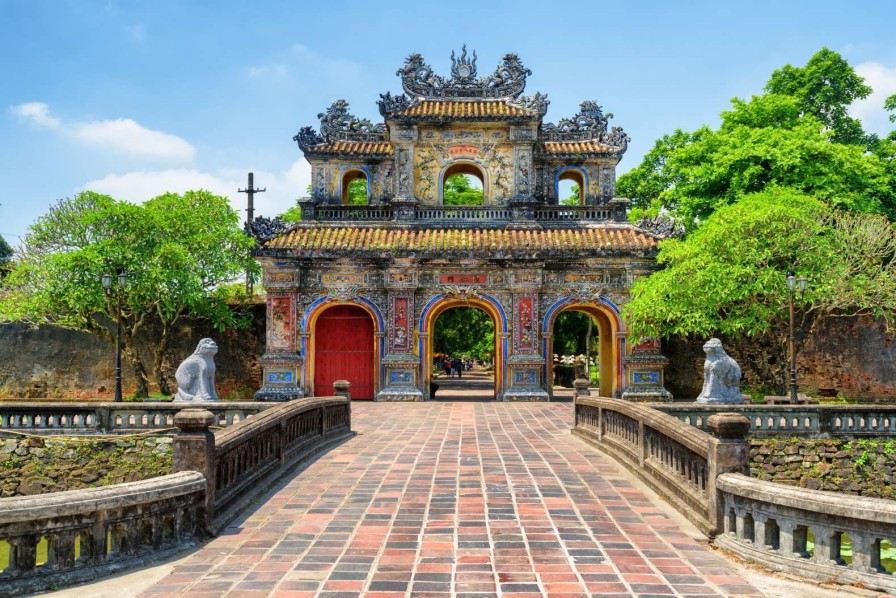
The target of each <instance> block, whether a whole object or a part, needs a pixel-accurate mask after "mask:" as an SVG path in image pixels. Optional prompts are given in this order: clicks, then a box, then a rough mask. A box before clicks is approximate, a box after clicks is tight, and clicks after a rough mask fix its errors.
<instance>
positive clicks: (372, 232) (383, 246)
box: [257, 223, 661, 259]
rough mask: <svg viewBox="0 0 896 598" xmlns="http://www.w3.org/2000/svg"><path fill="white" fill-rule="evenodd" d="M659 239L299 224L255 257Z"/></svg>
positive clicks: (495, 249) (473, 250)
mask: <svg viewBox="0 0 896 598" xmlns="http://www.w3.org/2000/svg"><path fill="white" fill-rule="evenodd" d="M660 240H661V238H660V237H658V236H656V235H654V234H651V233H648V232H645V231H643V230H641V229H639V228H637V227H635V226H632V225H630V224H616V223H606V224H597V225H590V226H582V227H576V228H539V229H522V230H521V229H514V228H489V229H484V228H475V229H469V228H433V227H427V228H417V229H405V228H397V227H389V226H373V227H360V226H327V225H308V224H299V225H297V226H295V227H294V228H292V229H291V230H288V231H286V232H284V233H282V234H280V235H278V236H276V237H274V238H272V239H270V240H269V241H267V242H265V243H264V244H263V245H262V247H261V248H260V249H259V250H258V252H257V253H258V254H259V255H272V256H282V257H303V258H305V257H342V256H357V257H376V256H382V257H400V256H406V257H412V256H413V257H421V258H437V257H446V256H458V257H462V256H471V257H473V256H475V257H478V258H496V259H513V258H526V259H543V258H549V257H576V258H582V257H601V256H608V255H635V256H641V257H649V256H653V255H655V254H656V251H657V245H658V243H659V241H660Z"/></svg>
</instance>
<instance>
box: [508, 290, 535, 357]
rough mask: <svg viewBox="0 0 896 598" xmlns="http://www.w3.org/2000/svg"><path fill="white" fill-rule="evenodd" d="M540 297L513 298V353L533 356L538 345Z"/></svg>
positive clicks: (532, 295)
mask: <svg viewBox="0 0 896 598" xmlns="http://www.w3.org/2000/svg"><path fill="white" fill-rule="evenodd" d="M537 322H538V295H537V294H534V293H533V294H526V295H515V296H514V298H513V332H514V334H513V352H514V354H519V353H521V354H532V353H535V352H537V350H538V343H537V340H538V339H537V336H538V324H537Z"/></svg>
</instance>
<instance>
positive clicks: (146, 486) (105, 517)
mask: <svg viewBox="0 0 896 598" xmlns="http://www.w3.org/2000/svg"><path fill="white" fill-rule="evenodd" d="M204 496H205V479H203V477H202V475H200V474H198V473H196V472H182V473H175V474H172V475H167V476H162V477H158V478H153V479H151V480H144V481H141V482H130V483H127V484H116V485H114V486H107V487H104V488H91V489H87V490H70V491H67V492H57V493H53V494H46V495H40V496H28V497H12V498H3V499H0V555H3V554H4V553H5V554H6V555H8V556H7V558H6V562H3V561H2V560H0V595H4V596H10V595H15V594H22V593H28V592H34V591H39V590H42V589H45V588H47V587H49V586H51V585H52V584H55V583H60V582H65V583H76V582H78V581H83V580H86V579H91V578H93V577H97V576H99V575H103V574H107V573H111V572H113V571H116V570H118V569H122V568H125V567H128V566H133V565H136V564H141V563H142V562H143V559H144V558H145V557H146V556H147V555H149V554H151V555H152V558H164V557H166V556H168V555H169V554H173V553H174V552H176V551H177V550H180V549H182V548H183V547H184V546H185V545H186V544H188V543H190V542H192V541H194V540H195V539H196V538H197V537H199V536H201V535H203V534H204V530H203V527H202V522H201V507H202V504H203V498H204ZM3 549H5V550H3Z"/></svg>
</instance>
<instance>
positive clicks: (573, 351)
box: [553, 311, 597, 355]
mask: <svg viewBox="0 0 896 598" xmlns="http://www.w3.org/2000/svg"><path fill="white" fill-rule="evenodd" d="M590 319H591V316H589V315H588V314H586V313H584V312H581V311H564V312H562V313H561V314H560V315H558V316H557V319H556V321H555V322H554V336H553V339H554V353H556V354H558V355H583V354H584V353H585V336H586V334H587V331H588V320H590ZM592 328H593V334H594V335H595V337H596V335H597V326H593V327H592ZM595 340H596V338H592V339H591V344H592V348H596V346H597V343H596V342H595Z"/></svg>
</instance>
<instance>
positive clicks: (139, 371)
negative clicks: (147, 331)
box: [122, 345, 149, 399]
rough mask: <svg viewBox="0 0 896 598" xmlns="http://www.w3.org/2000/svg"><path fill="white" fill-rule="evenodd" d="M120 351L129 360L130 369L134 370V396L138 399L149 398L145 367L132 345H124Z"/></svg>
mask: <svg viewBox="0 0 896 598" xmlns="http://www.w3.org/2000/svg"><path fill="white" fill-rule="evenodd" d="M122 353H123V354H124V356H125V358H126V359H127V360H128V361H129V362H130V364H131V370H132V371H133V372H134V384H135V386H136V388H135V390H134V396H135V397H137V398H138V399H146V398H149V377H148V376H147V375H146V367H145V366H144V365H143V362H142V361H141V360H140V357H139V356H138V355H137V352H136V351H135V350H134V348H133V347H132V346H130V345H128V346H125V347H124V348H123V350H122Z"/></svg>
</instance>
